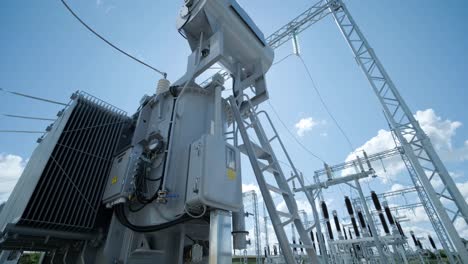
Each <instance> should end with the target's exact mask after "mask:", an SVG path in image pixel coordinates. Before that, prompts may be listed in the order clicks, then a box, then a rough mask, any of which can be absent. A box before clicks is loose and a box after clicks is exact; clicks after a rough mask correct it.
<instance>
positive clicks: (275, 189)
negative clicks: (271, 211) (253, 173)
mask: <svg viewBox="0 0 468 264" xmlns="http://www.w3.org/2000/svg"><path fill="white" fill-rule="evenodd" d="M267 188H268V190H270V191H272V192H275V193H279V194H283V195H289V193H288V192H287V191H284V190H282V189H280V188H278V187H275V186H273V185H270V184H267Z"/></svg>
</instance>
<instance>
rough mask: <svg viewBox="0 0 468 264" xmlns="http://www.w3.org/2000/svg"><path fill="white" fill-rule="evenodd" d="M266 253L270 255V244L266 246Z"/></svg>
mask: <svg viewBox="0 0 468 264" xmlns="http://www.w3.org/2000/svg"><path fill="white" fill-rule="evenodd" d="M266 249H267V253H268V255H271V251H270V246H266Z"/></svg>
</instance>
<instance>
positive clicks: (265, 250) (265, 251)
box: [263, 247, 268, 258]
mask: <svg viewBox="0 0 468 264" xmlns="http://www.w3.org/2000/svg"><path fill="white" fill-rule="evenodd" d="M263 252H264V253H265V258H267V257H268V254H267V249H266V247H265V248H264V249H263Z"/></svg>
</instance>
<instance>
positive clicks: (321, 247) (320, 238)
mask: <svg viewBox="0 0 468 264" xmlns="http://www.w3.org/2000/svg"><path fill="white" fill-rule="evenodd" d="M306 192H310V193H311V196H312V197H314V198H315V196H314V193H313V191H306ZM310 205H311V207H312V214H313V215H314V223H315V229H316V232H317V240H318V241H317V242H318V244H319V251H320V254H321V255H322V260H323V262H324V263H325V264H328V256H327V249H326V247H325V241H324V239H323V235H322V227H321V225H320V217H319V214H318V211H317V205H316V203H315V199H313V202H312V203H310Z"/></svg>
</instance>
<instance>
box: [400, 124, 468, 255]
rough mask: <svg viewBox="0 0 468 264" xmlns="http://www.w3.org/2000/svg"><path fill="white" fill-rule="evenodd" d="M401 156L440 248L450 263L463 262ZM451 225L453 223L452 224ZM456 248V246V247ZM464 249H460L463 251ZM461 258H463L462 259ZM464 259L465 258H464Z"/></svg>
mask: <svg viewBox="0 0 468 264" xmlns="http://www.w3.org/2000/svg"><path fill="white" fill-rule="evenodd" d="M392 135H393V137H394V140H395V141H397V139H396V135H395V133H392ZM401 158H402V159H403V162H404V163H405V165H406V168H407V169H408V172H409V175H410V178H411V180H412V181H413V184H414V187H415V188H416V190H417V193H418V196H419V200H420V201H421V203H422V205H423V206H424V210H425V211H426V214H427V216H428V217H429V220H430V221H431V224H432V228H433V229H434V231H435V233H436V234H437V237H438V238H439V242H440V244H441V245H442V248H443V249H444V250H445V252H446V255H447V257H448V259H449V261H450V263H460V262H461V263H465V262H463V261H461V260H460V259H459V257H458V256H457V255H456V252H455V248H454V245H453V243H452V241H453V240H452V241H451V240H450V236H449V234H448V231H446V229H445V228H444V224H443V222H442V219H441V217H440V215H439V214H437V210H436V208H435V206H434V204H433V203H432V202H431V199H430V197H429V195H428V193H427V192H425V191H424V189H423V187H422V183H421V181H420V178H419V177H418V176H417V174H416V171H415V170H414V167H413V165H412V164H411V162H410V161H409V159H408V158H407V156H406V155H403V154H402V155H401ZM452 227H453V225H452ZM457 250H458V248H457ZM463 252H465V253H466V251H463V250H462V251H461V253H463ZM459 255H460V258H463V255H462V254H460V252H459ZM462 260H463V259H462ZM465 261H466V259H465Z"/></svg>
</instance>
